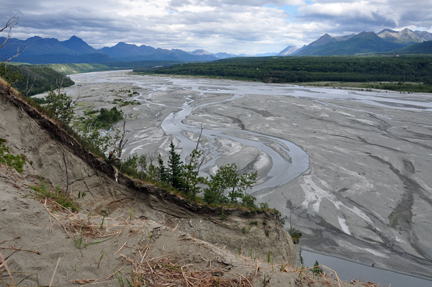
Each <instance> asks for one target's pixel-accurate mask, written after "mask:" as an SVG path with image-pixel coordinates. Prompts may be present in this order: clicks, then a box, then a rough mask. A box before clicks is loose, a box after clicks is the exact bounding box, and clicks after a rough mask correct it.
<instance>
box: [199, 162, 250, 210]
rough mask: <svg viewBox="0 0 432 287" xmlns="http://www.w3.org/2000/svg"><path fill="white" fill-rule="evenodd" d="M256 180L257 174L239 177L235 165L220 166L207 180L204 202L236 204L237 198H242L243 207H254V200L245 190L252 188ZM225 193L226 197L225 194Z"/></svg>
mask: <svg viewBox="0 0 432 287" xmlns="http://www.w3.org/2000/svg"><path fill="white" fill-rule="evenodd" d="M256 178H257V172H253V173H250V174H249V173H244V174H242V175H240V174H239V172H238V171H237V165H236V164H235V163H232V164H228V165H226V166H222V167H220V168H219V169H218V171H217V172H216V174H215V175H211V176H210V179H209V180H207V182H206V183H207V185H208V188H206V189H205V190H204V201H205V202H206V203H208V204H220V203H222V204H223V203H228V202H230V203H236V202H237V199H238V198H242V199H243V202H242V203H243V205H245V206H249V207H251V206H254V205H255V204H254V202H255V200H256V199H255V198H254V197H253V196H250V195H246V190H247V189H249V188H252V185H253V184H254V183H255V181H256ZM226 191H228V195H226V194H225V193H226Z"/></svg>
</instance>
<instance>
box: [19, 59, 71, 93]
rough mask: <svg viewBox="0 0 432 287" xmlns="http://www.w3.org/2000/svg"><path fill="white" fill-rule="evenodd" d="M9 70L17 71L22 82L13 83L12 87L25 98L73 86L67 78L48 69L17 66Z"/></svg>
mask: <svg viewBox="0 0 432 287" xmlns="http://www.w3.org/2000/svg"><path fill="white" fill-rule="evenodd" d="M11 70H13V71H18V72H19V73H20V74H21V75H22V76H23V80H22V81H19V82H17V83H15V85H14V86H15V87H16V88H17V89H18V91H20V92H21V93H22V94H24V95H27V96H32V95H36V94H39V93H43V92H46V91H49V90H51V89H56V88H58V87H59V86H60V85H61V86H62V87H69V86H72V85H73V84H75V83H74V82H73V81H72V80H71V79H70V78H69V77H66V76H65V75H62V74H60V73H59V72H56V71H54V70H53V69H51V68H49V67H44V66H28V65H17V66H12V67H11Z"/></svg>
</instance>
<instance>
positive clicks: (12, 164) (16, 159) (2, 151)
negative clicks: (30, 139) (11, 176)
mask: <svg viewBox="0 0 432 287" xmlns="http://www.w3.org/2000/svg"><path fill="white" fill-rule="evenodd" d="M6 142H7V141H6V140H5V139H2V138H0V163H4V164H6V165H7V166H8V167H9V168H13V169H15V170H16V171H17V172H19V173H22V172H23V167H24V164H25V162H26V157H25V155H23V154H20V155H13V154H12V153H11V152H10V150H9V148H8V147H6Z"/></svg>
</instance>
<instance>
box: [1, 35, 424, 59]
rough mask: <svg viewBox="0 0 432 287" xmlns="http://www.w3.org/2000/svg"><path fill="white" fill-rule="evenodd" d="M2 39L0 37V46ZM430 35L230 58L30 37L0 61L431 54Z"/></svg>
mask: <svg viewBox="0 0 432 287" xmlns="http://www.w3.org/2000/svg"><path fill="white" fill-rule="evenodd" d="M5 40H6V38H3V37H0V43H3V42H4V41H5ZM431 41H432V33H429V32H426V31H411V30H409V29H404V30H402V31H394V30H390V29H384V30H382V31H381V32H379V33H374V32H361V33H359V34H350V35H345V36H330V35H329V34H324V35H323V36H321V37H320V38H318V39H317V40H315V41H313V42H311V43H310V44H309V45H305V46H303V47H302V48H297V47H296V46H292V45H290V46H288V47H286V48H285V49H284V50H282V51H281V52H280V53H265V54H259V55H245V54H241V55H234V54H228V53H223V52H222V53H215V54H212V53H209V52H207V51H205V50H202V49H198V50H195V51H192V52H186V51H183V50H180V49H171V50H167V49H161V48H153V47H150V46H146V45H141V46H137V45H134V44H127V43H124V42H120V43H118V44H117V45H115V46H112V47H103V48H101V49H95V48H93V47H91V46H90V45H88V44H87V43H86V42H84V41H83V40H82V39H80V38H78V37H76V36H72V37H71V38H70V39H69V40H66V41H59V40H57V39H55V38H41V37H37V36H35V37H31V38H28V39H27V40H18V39H14V38H11V39H9V41H8V42H7V43H6V45H5V46H3V47H2V48H1V49H0V61H4V60H6V59H8V58H10V57H11V56H12V55H15V53H16V51H17V49H22V48H23V47H26V50H25V53H23V54H21V55H20V56H19V57H16V58H14V59H13V61H15V62H24V63H30V64H49V63H108V62H133V61H180V62H198V61H214V60H217V59H224V58H231V57H251V56H259V57H266V56H331V55H356V54H365V53H388V52H392V53H397V54H432V42H431Z"/></svg>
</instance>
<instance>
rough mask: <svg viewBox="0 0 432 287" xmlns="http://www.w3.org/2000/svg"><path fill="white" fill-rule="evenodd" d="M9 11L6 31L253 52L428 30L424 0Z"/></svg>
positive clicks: (34, 3) (29, 5)
mask: <svg viewBox="0 0 432 287" xmlns="http://www.w3.org/2000/svg"><path fill="white" fill-rule="evenodd" d="M14 15H16V16H18V17H19V23H18V24H17V25H16V26H15V27H14V28H13V30H12V37H13V38H18V39H22V40H25V39H27V38H30V37H33V36H40V37H43V38H57V39H59V40H61V41H63V40H67V39H69V38H70V37H71V36H73V35H76V36H77V37H80V38H82V39H83V40H84V41H85V42H87V43H88V44H89V45H90V46H92V47H94V48H96V49H99V48H102V47H111V46H114V45H115V44H117V43H118V42H125V43H129V44H136V45H147V46H152V47H155V48H163V49H182V50H185V51H193V50H195V49H204V50H206V51H209V52H211V53H217V52H227V53H234V54H242V53H245V54H259V53H268V52H280V51H281V50H283V49H284V48H286V47H287V46H289V45H295V46H297V47H301V46H303V45H307V44H309V43H310V42H312V41H314V40H316V39H318V38H319V37H320V36H322V35H323V34H325V33H328V34H330V35H332V36H341V35H347V34H352V33H359V32H362V31H373V32H379V31H381V30H382V29H393V30H397V31H399V30H402V29H405V28H408V29H411V30H423V31H428V32H432V1H431V0H365V1H363V0H306V1H305V0H73V1H60V0H9V1H7V0H1V1H0V26H1V27H3V26H4V25H5V24H6V22H7V20H8V19H9V18H10V17H12V16H14ZM6 35H7V33H6V31H3V32H2V33H0V36H2V37H5V36H6Z"/></svg>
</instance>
